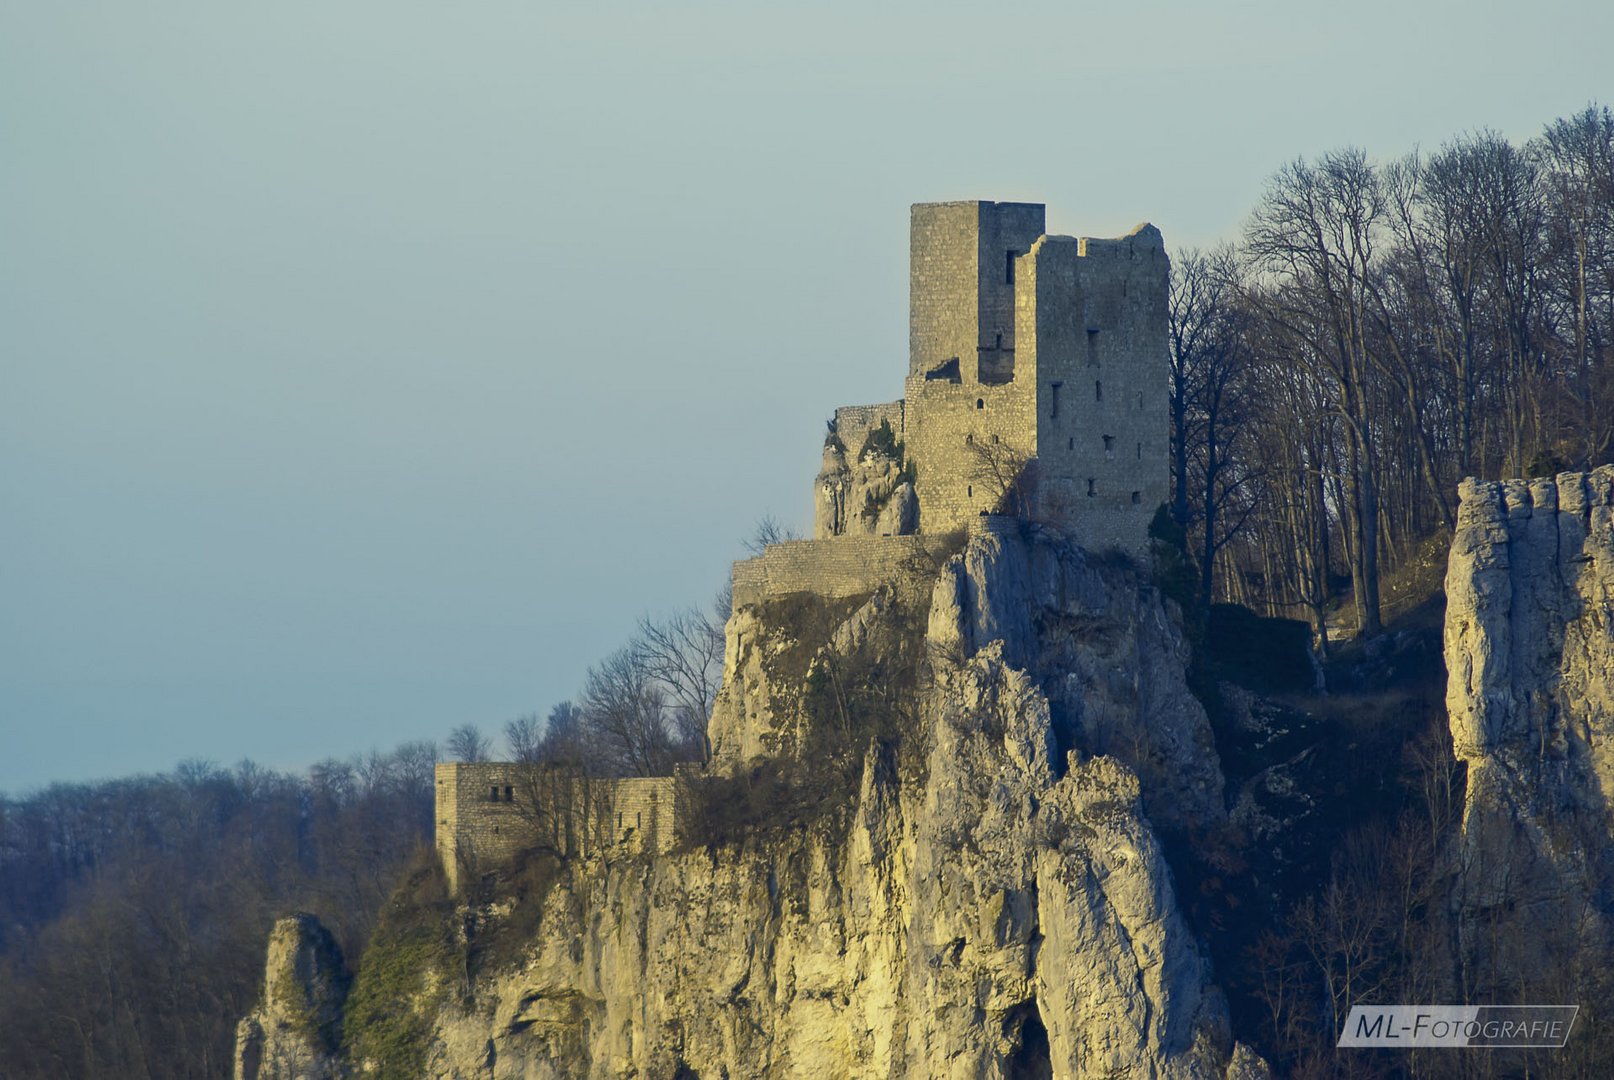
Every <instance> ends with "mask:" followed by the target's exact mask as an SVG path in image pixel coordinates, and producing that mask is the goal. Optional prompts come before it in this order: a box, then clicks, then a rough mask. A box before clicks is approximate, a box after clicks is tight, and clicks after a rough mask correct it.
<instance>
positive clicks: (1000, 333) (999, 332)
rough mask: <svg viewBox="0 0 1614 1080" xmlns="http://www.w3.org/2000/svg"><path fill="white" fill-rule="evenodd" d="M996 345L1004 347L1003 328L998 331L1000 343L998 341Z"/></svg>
mask: <svg viewBox="0 0 1614 1080" xmlns="http://www.w3.org/2000/svg"><path fill="white" fill-rule="evenodd" d="M995 347H996V348H999V349H1001V348H1003V331H1002V330H999V331H998V343H997V345H996V346H995Z"/></svg>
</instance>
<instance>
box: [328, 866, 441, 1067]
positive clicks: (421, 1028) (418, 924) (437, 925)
mask: <svg viewBox="0 0 1614 1080" xmlns="http://www.w3.org/2000/svg"><path fill="white" fill-rule="evenodd" d="M456 937H457V935H456V932H455V925H454V904H453V898H452V897H451V896H450V894H449V891H448V882H447V880H446V879H445V878H444V876H443V872H442V868H441V867H440V866H439V865H438V862H437V855H436V852H434V851H432V850H431V849H429V848H427V849H424V850H423V852H422V853H421V854H420V855H417V857H416V858H415V860H414V861H413V862H412V863H411V865H410V867H409V869H408V870H407V871H406V873H405V877H404V881H403V883H402V884H401V885H399V886H398V888H397V889H396V890H395V891H394V892H393V894H392V897H391V898H390V899H389V900H388V901H387V904H386V907H384V908H383V909H382V911H381V919H380V922H379V923H378V924H377V926H376V931H375V934H374V936H373V937H371V939H370V944H369V946H368V947H367V948H366V949H365V950H364V956H363V958H362V959H361V960H360V961H359V970H358V973H357V974H356V975H355V976H354V979H353V989H352V992H351V993H350V994H349V995H348V999H347V1009H346V1013H345V1015H344V1017H343V1022H342V1034H343V1042H344V1045H345V1048H346V1053H347V1058H348V1060H349V1061H351V1062H352V1063H353V1064H354V1065H355V1066H357V1067H359V1068H366V1069H371V1070H373V1072H374V1075H377V1076H380V1077H384V1078H389V1080H390V1078H394V1077H395V1078H398V1080H404V1078H406V1077H417V1076H421V1075H424V1073H425V1067H426V1054H427V1050H428V1047H429V1045H430V1041H431V1034H432V1027H433V1021H434V1020H435V1018H436V1015H437V1011H438V1008H439V1007H440V1006H441V1005H442V1004H443V1002H444V1001H446V1000H447V998H448V994H449V988H450V986H451V985H453V983H454V982H455V981H456V979H457V978H458V972H457V971H456V967H457V965H456V959H457V955H456V954H457V953H458V951H459V950H458V949H457V946H456Z"/></svg>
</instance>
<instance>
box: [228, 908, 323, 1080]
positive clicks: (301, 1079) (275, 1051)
mask: <svg viewBox="0 0 1614 1080" xmlns="http://www.w3.org/2000/svg"><path fill="white" fill-rule="evenodd" d="M347 989H348V975H347V968H346V966H345V965H344V963H343V961H342V950H341V949H340V948H338V947H337V944H336V941H335V939H334V938H332V937H331V934H330V931H328V930H326V929H325V927H324V926H323V925H321V924H320V922H319V920H318V919H316V918H315V917H314V916H312V915H307V914H298V915H292V916H290V917H288V918H284V919H281V920H279V921H278V922H276V923H275V927H274V929H273V930H272V931H271V932H270V934H269V955H268V960H267V962H266V964H265V970H264V982H263V996H262V999H261V1000H260V1002H259V1004H258V1007H257V1008H256V1009H254V1010H253V1011H252V1012H251V1013H250V1014H248V1015H247V1016H246V1017H244V1018H243V1019H242V1020H241V1023H240V1024H239V1025H238V1026H237V1028H236V1038H235V1047H236V1049H235V1078H236V1080H272V1078H276V1077H280V1078H286V1080H291V1078H296V1080H334V1078H335V1077H339V1076H342V1075H344V1073H343V1070H342V1066H341V1063H340V1061H339V1060H338V1056H337V1051H338V1049H339V1043H340V1035H341V1029H342V1006H343V1003H344V1000H345V998H346V995H347Z"/></svg>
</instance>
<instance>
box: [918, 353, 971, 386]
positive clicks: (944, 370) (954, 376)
mask: <svg viewBox="0 0 1614 1080" xmlns="http://www.w3.org/2000/svg"><path fill="white" fill-rule="evenodd" d="M937 379H941V380H944V381H946V382H951V383H956V382H963V381H964V379H963V376H961V375H959V373H958V357H956V356H954V357H949V358H948V359H947V360H944V361H943V362H942V363H940V364H937V365H936V366H935V367H933V368H931V369H930V370H929V371H927V372H925V381H926V382H934V381H935V380H937Z"/></svg>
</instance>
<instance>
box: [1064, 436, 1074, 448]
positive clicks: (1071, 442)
mask: <svg viewBox="0 0 1614 1080" xmlns="http://www.w3.org/2000/svg"><path fill="white" fill-rule="evenodd" d="M1065 449H1066V450H1074V449H1076V437H1075V436H1074V435H1072V436H1071V437H1070V438H1068V439H1066V440H1065Z"/></svg>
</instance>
